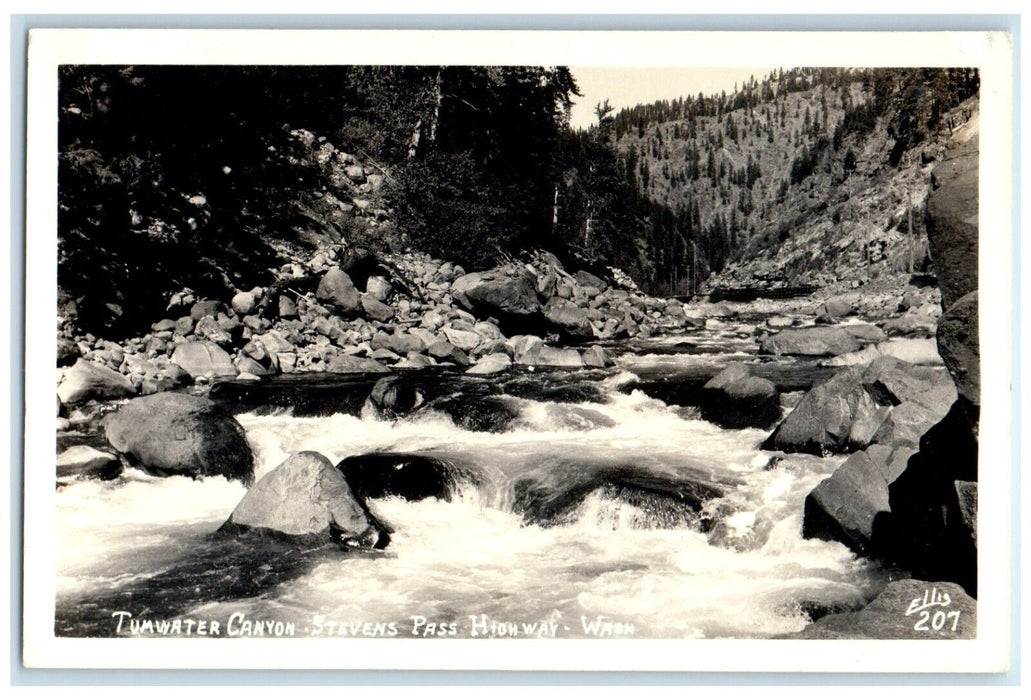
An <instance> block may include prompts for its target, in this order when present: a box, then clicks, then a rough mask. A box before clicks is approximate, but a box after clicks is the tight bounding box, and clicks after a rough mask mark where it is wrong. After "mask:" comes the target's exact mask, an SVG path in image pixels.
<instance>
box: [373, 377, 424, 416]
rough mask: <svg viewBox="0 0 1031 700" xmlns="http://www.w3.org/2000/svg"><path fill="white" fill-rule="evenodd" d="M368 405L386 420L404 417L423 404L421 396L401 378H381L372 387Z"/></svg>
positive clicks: (411, 385)
mask: <svg viewBox="0 0 1031 700" xmlns="http://www.w3.org/2000/svg"><path fill="white" fill-rule="evenodd" d="M368 403H369V404H370V405H371V406H372V407H373V408H374V409H375V411H376V412H377V413H378V414H379V415H381V416H384V417H386V418H398V417H400V416H406V415H408V414H409V413H411V412H412V411H414V410H415V409H416V408H418V407H419V406H420V405H422V403H423V399H422V395H421V394H420V393H419V392H418V391H417V390H416V388H415V386H414V385H413V384H412V383H411V382H406V381H405V380H404V379H403V378H402V377H398V376H390V377H383V379H380V380H379V381H378V382H376V383H375V384H374V385H373V387H372V392H371V393H370V394H369V401H368Z"/></svg>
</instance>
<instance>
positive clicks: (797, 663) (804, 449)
mask: <svg viewBox="0 0 1031 700" xmlns="http://www.w3.org/2000/svg"><path fill="white" fill-rule="evenodd" d="M500 34H503V33H493V34H492V33H490V32H479V33H477V32H450V33H448V32H407V33H406V32H385V33H376V32H338V33H334V32H308V33H306V32H303V31H297V32H285V31H284V32H257V33H255V32H252V33H248V32H228V31H227V32H209V33H194V32H189V31H185V30H183V31H175V30H173V31H163V32H147V31H135V30H125V31H119V30H110V31H88V30H81V31H75V30H50V31H40V32H37V33H34V35H33V36H32V43H31V49H30V56H29V86H28V88H29V117H30V119H29V153H28V156H29V177H28V199H29V208H28V222H29V224H28V226H29V229H28V230H29V231H30V233H29V236H28V239H27V245H28V251H27V254H28V267H27V270H28V278H29V283H28V284H29V286H28V288H27V292H26V316H27V318H28V319H29V321H28V326H27V329H26V366H27V370H26V371H27V374H26V441H25V450H26V464H25V493H26V505H25V514H26V521H25V525H24V529H25V538H26V549H25V568H26V574H25V576H26V578H25V581H24V584H23V585H24V589H25V600H26V608H25V634H26V642H25V644H26V646H25V655H26V663H27V664H28V665H30V666H33V665H38V666H49V665H53V664H58V665H62V666H67V665H68V664H69V654H71V653H72V652H74V654H73V655H74V659H75V660H74V661H71V663H72V664H73V665H79V664H82V665H84V666H88V667H98V668H103V667H112V666H113V667H124V666H126V665H128V666H129V667H137V666H138V667H169V668H177V667H186V668H249V667H252V665H260V666H261V667H264V668H303V667H307V666H308V664H325V663H326V661H325V660H326V659H327V658H333V659H335V660H336V661H335V662H336V663H339V664H341V665H340V666H339V667H341V668H347V667H352V666H351V665H352V664H353V665H354V666H353V667H359V668H369V667H370V664H373V665H374V666H378V667H382V668H441V667H445V668H465V667H469V668H528V669H532V668H556V669H564V668H568V669H570V670H576V669H585V670H590V669H597V668H603V669H604V668H618V669H626V670H634V669H635V668H640V669H642V670H648V669H661V670H709V669H716V668H722V667H725V666H728V665H729V666H730V667H733V668H737V669H739V670H852V669H853V666H854V663H855V661H854V660H855V659H857V658H868V659H869V660H870V667H871V669H870V670H902V671H925V670H927V671H952V670H955V671H996V672H998V671H1004V670H1006V668H1007V667H1008V663H1009V661H1008V653H1009V648H1010V647H1009V636H1008V625H1009V619H1010V618H1009V616H1010V610H1009V600H1010V597H1009V587H1008V586H1009V582H1010V565H1011V563H1010V561H1009V556H1010V538H1012V537H1013V536H1014V534H1013V533H1011V532H1010V521H1009V508H1010V491H1009V488H1010V478H1011V476H1010V466H1009V465H1010V464H1011V460H1012V456H1011V452H1010V451H1011V450H1012V447H1011V441H1012V435H1011V430H1012V429H1013V428H1012V426H1011V425H1010V420H1011V417H1010V411H1011V410H1012V408H1011V407H1012V398H1011V395H1010V391H1011V388H1010V380H1011V378H1010V376H1009V372H1010V369H1009V368H1010V367H1011V366H1012V365H1011V362H1010V359H1009V358H1010V352H1011V343H1012V340H1011V338H1012V328H1011V327H1010V323H1011V308H1010V304H1011V294H1012V289H1011V285H1012V278H1011V270H1012V263H1011V262H1010V259H1009V257H1008V255H1009V250H1010V246H1011V245H1012V239H1013V230H1012V211H1011V208H1012V200H1011V197H1012V181H1011V178H1012V175H1011V167H1012V163H1011V161H1010V157H1011V156H1010V149H1011V148H1012V142H1011V139H1012V134H1011V133H1010V129H1011V124H1012V93H1011V75H1010V73H1009V72H1008V71H1009V70H1010V68H1011V62H1012V55H1011V51H1012V47H1011V46H1010V45H1009V44H1008V42H1007V40H1006V37H1005V36H1004V35H1001V34H988V33H980V34H973V33H972V35H970V36H967V35H963V34H953V35H946V34H936V33H925V34H924V35H920V34H919V33H912V34H907V35H906V36H905V38H904V39H903V38H900V37H897V36H893V35H892V34H891V33H888V32H885V33H880V34H877V33H872V34H871V33H867V34H866V35H865V36H862V37H859V36H857V35H856V36H854V35H849V36H850V41H848V42H845V41H843V40H842V38H841V37H840V36H835V35H833V34H830V35H828V34H819V33H815V32H814V33H813V35H812V36H811V37H803V36H802V35H801V34H797V33H796V35H795V36H794V37H790V36H780V35H778V34H777V33H775V32H769V33H761V34H757V35H745V34H720V33H708V34H705V33H695V34H684V35H678V34H677V33H676V32H670V33H653V34H652V35H646V33H639V34H636V35H635V34H634V33H632V32H631V33H614V34H613V33H609V35H608V36H590V35H589V33H587V32H581V33H576V32H567V33H550V34H549V35H546V36H542V35H541V34H539V33H538V34H535V33H533V32H523V33H520V32H515V33H511V34H509V35H507V36H499V35H500ZM800 39H801V40H800ZM843 44H848V46H849V50H848V51H847V52H846V51H844V50H840V49H841V46H842V45H843ZM713 46H717V47H722V50H721V51H719V52H715V51H710V50H709V49H711V48H712V47H713ZM681 47H682V50H681ZM857 47H858V48H857ZM631 49H633V50H631ZM391 52H393V53H391ZM857 57H858V58H857ZM392 59H393V60H392ZM40 76H41V77H40ZM982 126H983V127H984V128H982ZM55 282H56V284H55ZM982 351H984V352H986V353H987V354H988V356H987V357H986V358H985V361H984V362H982V360H981V352H982ZM55 390H56V396H57V399H56V408H55V406H54V403H52V402H53V401H54V399H53V398H51V397H52V396H53V394H50V393H48V392H50V391H55ZM982 399H984V400H983V401H982ZM55 441H56V445H55ZM50 460H55V468H54V470H53V471H51V468H50ZM987 472H991V473H987ZM979 504H980V508H979ZM979 534H980V538H979ZM979 544H980V547H979ZM30 576H31V577H30ZM169 640H175V646H170V645H169ZM184 640H185V641H184ZM240 640H247V644H248V646H247V647H246V649H247V651H246V652H245V653H244V652H239V653H238V651H237V650H238V649H243V648H244V647H238V646H235V645H236V644H237V643H238V642H239V641H240ZM286 640H305V641H303V642H301V641H290V642H288V641H286ZM718 640H722V641H718ZM727 640H739V641H743V642H747V643H748V644H749V645H750V646H745V647H742V649H751V650H753V652H749V653H739V654H737V655H735V657H734V658H733V660H727V659H724V660H723V661H720V660H719V659H720V656H721V654H725V650H726V649H727V647H725V646H718V645H720V644H725V643H726V641H727ZM884 640H907V641H909V642H926V643H927V645H911V646H908V647H906V648H907V649H912V650H915V651H914V652H913V653H912V654H909V652H907V655H900V654H898V653H896V651H894V649H895V648H894V647H892V646H890V645H887V646H886V645H884V644H883V643H882V642H883V641H884ZM875 641H876V642H878V643H879V646H871V647H864V646H862V645H860V646H849V644H850V643H853V642H871V643H872V642H875ZM302 645H303V646H302ZM756 645H758V646H756ZM301 649H303V650H304V653H303V654H302V653H301V651H300V650H301ZM459 649H461V650H462V651H461V652H460V655H458V656H456V654H459V652H458V650H459ZM694 649H697V650H699V653H698V654H697V655H695V654H693V652H692V654H691V655H688V654H685V653H684V650H694ZM767 649H769V650H773V653H772V654H771V655H766V654H765V652H762V653H758V652H759V650H767ZM800 649H802V650H805V651H804V652H803V653H796V652H797V650H800ZM925 649H927V652H926V655H922V654H923V650H925ZM158 650H161V651H160V653H157V652H158ZM166 650H168V651H170V653H169V654H168V655H166V654H165V651H166ZM342 650H346V654H343V656H341V651H342ZM394 650H397V651H396V653H395V651H394ZM502 650H504V651H502ZM867 652H868V653H867ZM319 667H324V666H319Z"/></svg>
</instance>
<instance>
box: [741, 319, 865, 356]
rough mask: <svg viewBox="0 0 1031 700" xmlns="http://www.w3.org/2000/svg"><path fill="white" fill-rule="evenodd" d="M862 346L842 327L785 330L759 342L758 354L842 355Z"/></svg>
mask: <svg viewBox="0 0 1031 700" xmlns="http://www.w3.org/2000/svg"><path fill="white" fill-rule="evenodd" d="M862 346H863V344H862V343H861V342H860V341H859V339H858V338H856V336H855V335H853V334H852V333H849V332H848V331H847V330H846V329H845V328H844V327H842V326H830V327H827V326H812V327H809V328H787V329H785V330H782V331H780V332H779V333H772V334H770V335H767V336H765V337H763V338H762V339H761V340H760V341H759V352H762V353H766V354H768V355H808V356H817V357H819V356H824V357H830V356H833V355H843V354H845V353H847V352H855V351H857V350H859V349H860V348H861V347H862Z"/></svg>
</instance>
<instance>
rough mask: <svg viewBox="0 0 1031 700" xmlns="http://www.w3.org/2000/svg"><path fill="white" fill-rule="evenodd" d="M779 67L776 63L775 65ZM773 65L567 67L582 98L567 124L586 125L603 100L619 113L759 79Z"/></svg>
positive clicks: (732, 87) (730, 90)
mask: <svg viewBox="0 0 1031 700" xmlns="http://www.w3.org/2000/svg"><path fill="white" fill-rule="evenodd" d="M777 67H779V66H777ZM774 68H775V67H774V66H759V67H739V68H682V67H677V68H671V67H662V68H611V67H593V68H591V67H574V66H571V67H570V71H572V73H573V77H574V78H576V84H577V85H579V86H580V92H581V93H583V96H582V97H577V98H574V99H575V104H574V105H573V110H572V114H571V116H570V124H571V125H572V126H573V128H585V127H587V126H590V125H591V124H593V123H594V122H595V121H596V117H595V114H594V106H595V105H596V104H598V103H599V102H604V101H605V99H606V98H608V100H609V104H610V105H611V106H612V107H615V109H616V111H617V112H618V111H619V110H620V109H621V108H623V107H632V106H633V105H635V104H639V103H649V102H654V101H655V100H663V99H668V100H672V99H675V98H677V97H682V96H686V95H697V94H698V93H699V92H701V93H704V94H706V95H709V94H712V93H719V92H721V91H723V90H726V91H727V93H728V94H729V93H730V92H732V91H733V89H734V83H735V82H736V83H738V85H740V84H741V83H743V82H744V81H746V80H748V78H749V76H752V75H754V76H755V79H756V80H758V81H761V80H762V77H763V76H764V75H766V74H767V73H769V72H770V71H771V70H774Z"/></svg>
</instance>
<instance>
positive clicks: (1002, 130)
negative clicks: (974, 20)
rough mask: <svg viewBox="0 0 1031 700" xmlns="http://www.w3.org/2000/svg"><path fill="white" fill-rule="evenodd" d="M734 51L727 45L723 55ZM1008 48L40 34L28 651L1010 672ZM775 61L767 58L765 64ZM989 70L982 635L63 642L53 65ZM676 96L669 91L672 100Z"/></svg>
mask: <svg viewBox="0 0 1031 700" xmlns="http://www.w3.org/2000/svg"><path fill="white" fill-rule="evenodd" d="M728 47H730V48H731V49H732V50H728ZM1012 51H1013V47H1012V44H1011V40H1010V37H1009V35H1007V34H1004V33H989V32H926V33H925V32H861V33H850V32H653V31H649V32H570V31H534V32H515V31H396V30H394V31H357V32H355V31H337V30H326V31H321V30H293V31H283V30H236V31H229V30H35V31H33V32H32V34H31V36H30V49H29V63H28V73H29V76H28V85H29V93H28V121H27V123H28V147H27V180H26V187H27V193H28V196H27V208H26V214H27V219H26V221H27V223H26V228H27V231H26V338H25V343H26V353H25V365H26V366H25V465H24V485H25V524H24V562H25V564H24V567H25V571H24V618H23V620H24V661H25V664H26V665H27V666H30V667H50V668H108V669H111V668H140V669H142V668H197V669H200V668H219V669H272V668H275V669H293V668H308V669H344V668H348V669H440V670H444V669H448V670H453V669H499V670H500V669H505V670H542V671H550V670H599V671H601V670H605V671H613V670H638V671H754V672H764V671H767V672H769V671H775V672H784V671H791V672H796V671H824V672H827V671H834V672H864V673H871V672H958V671H964V672H1003V671H1005V670H1007V669H1008V667H1009V662H1010V659H1009V653H1010V643H1011V639H1010V625H1011V618H1010V614H1011V612H1010V600H1011V597H1010V583H1011V566H1012V562H1011V561H1010V555H1011V542H1012V540H1011V538H1012V536H1013V533H1012V532H1011V522H1012V520H1011V508H1010V504H1011V500H1010V499H1011V493H1010V487H1011V470H1010V469H1009V465H1011V464H1012V460H1013V452H1012V450H1013V439H1012V438H1013V432H1012V419H1013V416H1012V393H1011V392H1012V391H1013V387H1012V384H1011V383H1012V379H1013V378H1012V376H1011V374H1012V372H1011V368H1012V366H1013V360H1012V357H1013V328H1012V326H1011V319H1012V309H1013V280H1012V278H1011V275H1010V272H1011V270H1012V262H1011V256H1012V247H1013V233H1012V211H1013V201H1012V193H1013V186H1012V185H1013V183H1012V163H1013V161H1012V150H1013V133H1012V110H1013V95H1012V84H1013V80H1012ZM771 57H773V58H771ZM757 61H758V62H759V63H776V64H779V65H783V66H784V67H793V66H977V67H979V68H980V69H981V121H982V128H981V169H980V173H981V178H982V180H981V198H980V231H981V238H980V253H979V256H980V258H979V264H980V282H979V284H980V287H979V296H980V304H981V312H980V327H981V354H982V417H981V434H980V451H981V455H980V470H979V501H980V512H979V517H978V540H979V551H978V571H979V599H978V638H977V639H976V640H970V641H966V640H963V641H948V642H945V641H928V642H922V641H916V642H913V641H809V640H807V641H794V640H655V639H647V640H646V639H636V640H532V641H531V640H488V641H479V640H433V641H427V640H419V639H414V640H410V639H389V640H387V639H374V640H369V639H364V640H350V639H339V640H338V639H333V640H328V639H289V640H272V639H263V640H257V639H214V640H212V639H123V638H119V639H71V638H56V637H55V636H54V633H53V628H54V601H55V590H56V585H55V580H54V579H55V571H56V561H55V554H54V550H55V542H56V532H55V509H56V502H55V498H54V486H53V472H52V471H51V468H50V465H52V464H53V459H54V442H53V436H54V434H55V418H54V411H53V402H54V399H53V381H54V368H55V367H56V349H55V347H54V342H53V339H54V332H55V328H54V309H56V306H57V300H56V280H57V276H56V259H57V256H56V253H57V251H56V231H57V224H56V213H57V189H56V183H57V158H56V153H57V118H56V115H57V70H56V67H57V66H58V65H60V64H63V63H110V64H132V63H161V64H202V63H204V64H215V63H227V64H281V65H282V64H334V63H340V64H348V63H392V64H398V63H409V64H507V65H526V64H538V65H539V64H544V65H572V66H584V65H594V66H616V65H618V66H643V67H649V66H699V67H701V66H708V67H717V66H719V67H733V66H734V65H756V62H757ZM670 97H674V96H673V95H671V96H670Z"/></svg>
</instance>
